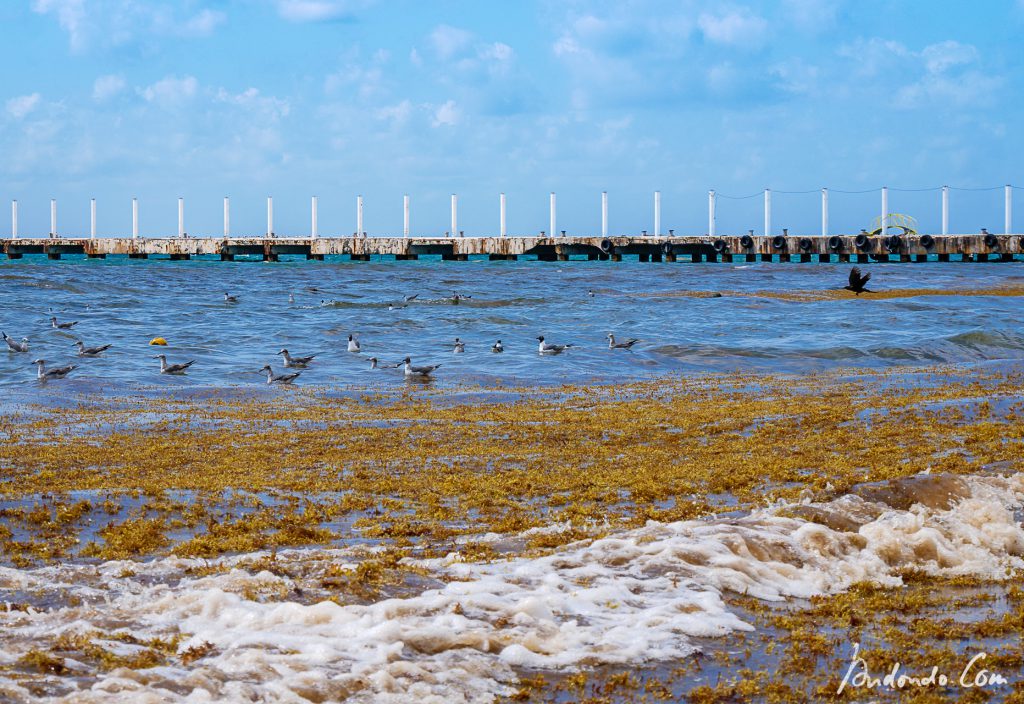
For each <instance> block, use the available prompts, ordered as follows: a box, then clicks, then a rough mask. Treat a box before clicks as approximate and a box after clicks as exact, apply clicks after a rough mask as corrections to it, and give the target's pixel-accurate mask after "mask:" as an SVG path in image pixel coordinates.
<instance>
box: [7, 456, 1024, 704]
mask: <svg viewBox="0 0 1024 704" xmlns="http://www.w3.org/2000/svg"><path fill="white" fill-rule="evenodd" d="M1022 505H1024V473H1019V474H1015V475H1012V476H1009V477H969V478H955V477H948V476H936V477H930V476H927V475H922V476H918V477H914V478H912V479H909V480H902V481H896V482H892V483H888V484H883V485H871V486H866V487H864V488H863V489H861V490H858V491H857V492H855V493H852V494H848V495H844V496H840V497H838V498H834V499H832V500H829V501H822V502H811V501H805V502H804V503H803V504H800V505H777V506H773V507H770V508H765V509H761V510H758V511H755V512H754V513H752V514H750V515H748V516H744V517H739V518H737V517H723V518H715V519H709V520H691V521H682V522H677V523H671V524H661V523H653V522H652V523H649V524H648V525H646V526H644V527H643V528H640V529H636V530H629V531H622V532H619V533H616V534H614V535H611V536H609V537H606V538H603V539H600V540H596V541H593V542H589V543H588V542H582V543H575V544H571V545H568V546H565V547H563V548H562V549H560V550H558V551H556V552H554V553H553V554H549V555H546V556H543V557H534V558H518V559H514V560H511V561H499V562H492V563H473V562H464V561H462V559H461V556H460V555H458V554H453V555H449V556H448V557H446V558H444V559H433V560H424V561H420V562H418V563H416V564H417V566H418V567H420V568H421V569H424V570H426V571H427V573H428V574H430V575H432V576H434V577H436V578H438V579H439V580H441V581H442V582H444V583H445V584H444V586H443V587H441V588H435V589H425V590H424V591H423V592H422V593H420V594H418V595H415V596H411V597H408V598H392V599H385V600H381V601H378V602H376V603H371V604H365V605H358V604H356V605H346V606H340V605H338V604H336V603H333V602H330V601H322V602H320V603H302V602H300V601H299V600H298V598H297V596H296V595H297V594H299V593H300V592H299V591H298V590H297V588H298V589H306V590H308V589H309V588H310V585H311V584H314V583H316V581H317V575H322V574H323V570H325V569H327V568H328V567H330V566H332V565H334V566H337V565H346V564H348V565H353V564H354V562H353V561H354V560H355V553H354V552H352V551H344V550H330V551H325V550H296V551H289V552H287V553H281V554H279V555H278V558H277V559H278V560H279V561H282V562H284V563H293V564H294V565H296V566H298V565H300V564H301V566H302V574H303V575H304V577H302V578H300V579H299V583H297V582H295V581H293V580H292V579H290V578H287V577H281V576H277V575H274V574H271V573H269V572H265V571H264V572H257V573H250V572H248V571H246V570H244V569H239V568H238V566H239V564H240V563H241V562H242V561H243V560H251V559H252V558H254V557H259V556H254V555H242V556H235V557H230V558H224V559H222V560H220V561H219V562H220V563H221V564H222V565H223V566H224V567H225V568H226V569H227V571H225V572H222V573H218V574H215V575H211V576H205V577H191V576H187V575H186V574H185V570H186V569H188V568H194V567H197V566H201V565H203V564H205V562H204V561H201V560H183V559H178V558H175V557H169V558H166V559H161V560H155V561H152V562H148V563H134V562H123V561H122V562H109V563H105V564H102V565H98V566H90V565H73V564H68V565H61V566H53V567H45V568H38V569H31V570H19V569H10V568H6V569H0V592H8V593H9V594H16V593H26V592H27V593H31V592H37V593H45V594H46V595H47V600H48V601H49V602H50V603H52V604H53V606H52V608H48V609H45V610H29V611H17V610H15V611H4V610H0V626H2V627H3V635H2V636H0V638H2V639H3V643H2V647H0V664H10V663H14V662H16V661H17V660H18V659H19V658H20V657H21V656H22V655H23V654H24V653H25V652H27V651H28V650H30V649H31V648H40V649H44V650H45V649H47V648H48V647H49V643H50V642H51V641H52V639H53V638H55V637H57V636H58V635H60V634H62V633H70V634H85V633H89V632H91V631H94V630H103V631H105V632H111V631H116V632H129V633H131V634H132V635H133V636H134V637H135V638H137V639H139V640H146V639H148V638H153V637H163V638H168V637H172V636H175V635H179V634H180V635H182V636H183V639H182V641H181V643H180V645H179V652H184V651H186V650H187V649H189V648H192V647H195V646H200V645H203V644H205V643H209V644H211V645H212V649H211V650H210V652H209V654H208V655H206V656H205V657H202V658H199V659H197V660H196V661H195V662H193V663H191V664H190V665H183V664H178V663H175V664H170V665H165V666H160V667H155V668H150V669H146V670H138V671H133V670H128V669H126V668H120V669H115V670H113V671H111V672H107V673H91V672H89V671H88V668H87V667H86V666H85V665H83V664H82V663H76V662H75V661H74V660H72V659H71V658H68V659H66V660H65V666H66V667H68V668H69V670H70V671H71V672H70V673H69V674H65V675H64V676H63V677H61V678H55V677H51V678H50V679H51V681H52V682H53V684H54V689H53V692H54V694H53V696H51V697H50V699H49V700H50V701H72V700H73V701H76V702H110V701H115V702H116V701H125V702H127V701H132V702H138V701H180V702H206V701H246V702H251V701H285V702H287V701H305V699H303V698H304V697H305V698H307V699H313V700H317V701H337V700H342V699H345V698H352V700H353V701H383V702H405V701H413V700H415V701H419V702H458V701H487V700H489V699H491V698H493V697H495V696H498V695H502V694H508V693H510V692H511V691H513V689H512V687H513V685H514V684H515V681H516V678H515V674H514V671H515V668H517V667H523V666H525V667H530V668H544V669H557V670H570V669H576V668H580V667H586V666H590V665H597V664H602V663H619V664H639V663H643V662H647V661H655V660H673V659H678V658H681V657H685V656H687V655H688V654H690V653H692V652H693V651H694V646H693V644H692V641H691V639H692V638H693V637H697V636H701V637H709V636H710V637H716V636H723V635H725V634H727V633H730V632H733V631H740V630H751V629H752V627H751V626H750V625H748V624H746V623H744V622H743V621H742V620H741V619H740V618H739V617H738V616H737V615H736V614H734V613H732V612H731V611H730V609H729V607H728V605H727V603H726V600H725V599H724V598H723V594H724V593H725V592H727V591H731V592H737V593H743V594H748V595H751V596H754V597H757V598H759V599H765V600H773V601H777V600H783V599H788V598H805V597H809V596H812V595H816V594H826V593H835V592H838V591H841V590H844V589H846V588H848V587H849V586H850V585H851V584H854V583H856V582H860V581H865V580H867V581H872V582H875V583H880V584H885V585H899V584H900V582H901V578H900V576H899V575H900V573H901V571H903V570H907V569H913V570H920V571H924V572H927V573H930V574H935V575H947V576H952V575H978V576H982V577H987V578H994V579H1000V578H1005V576H1006V574H1007V571H1008V570H1009V569H1021V568H1024V559H1022V556H1024V530H1022V527H1021V525H1020V523H1019V522H1018V521H1017V520H1016V517H1015V515H1014V511H1018V510H1020V509H1021V507H1022ZM556 529H557V528H556ZM487 538H488V536H485V539H487ZM489 538H490V539H493V540H499V539H502V538H501V537H500V536H489ZM303 580H308V581H307V582H303ZM426 583H427V580H425V584H426ZM430 583H431V584H434V583H436V582H430ZM97 644H98V645H100V646H101V647H107V648H108V649H110V650H111V651H112V652H124V651H125V649H126V648H127V650H128V651H129V652H130V650H131V648H132V647H134V646H131V645H130V644H129V645H127V646H126V645H125V644H124V643H120V642H117V641H114V640H109V641H98V642H97ZM117 649H121V650H120V651H118V650H117ZM71 675H75V676H71ZM58 679H59V680H60V681H59V683H58ZM68 687H73V688H74V689H71V690H68V689H67V688H68ZM3 694H6V695H8V696H10V697H13V698H15V699H23V700H28V699H29V698H30V697H29V694H28V690H27V689H25V688H24V687H23V686H22V685H21V684H18V683H17V682H16V681H14V680H13V679H9V678H8V679H5V678H0V695H3Z"/></svg>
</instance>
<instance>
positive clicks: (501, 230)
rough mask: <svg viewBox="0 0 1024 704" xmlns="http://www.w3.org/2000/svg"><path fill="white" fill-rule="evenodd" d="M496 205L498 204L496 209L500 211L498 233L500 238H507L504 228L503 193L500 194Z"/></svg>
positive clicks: (506, 231) (506, 230)
mask: <svg viewBox="0 0 1024 704" xmlns="http://www.w3.org/2000/svg"><path fill="white" fill-rule="evenodd" d="M498 203H499V207H498V209H499V210H500V219H501V226H500V228H499V232H500V233H501V236H502V237H507V236H508V229H506V227H505V194H504V193H502V194H501V197H500V198H499V199H498Z"/></svg>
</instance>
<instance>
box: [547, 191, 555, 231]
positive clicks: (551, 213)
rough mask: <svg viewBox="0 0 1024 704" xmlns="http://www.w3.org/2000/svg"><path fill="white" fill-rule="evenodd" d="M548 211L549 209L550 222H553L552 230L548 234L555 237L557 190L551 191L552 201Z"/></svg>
mask: <svg viewBox="0 0 1024 704" xmlns="http://www.w3.org/2000/svg"><path fill="white" fill-rule="evenodd" d="M548 211H549V213H548V215H549V217H548V220H549V221H550V224H551V230H550V232H549V233H548V236H549V237H554V236H555V234H556V230H555V192H554V191H552V192H551V202H550V205H549V208H548Z"/></svg>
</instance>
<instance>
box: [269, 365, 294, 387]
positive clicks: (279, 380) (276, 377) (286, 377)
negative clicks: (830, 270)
mask: <svg viewBox="0 0 1024 704" xmlns="http://www.w3.org/2000/svg"><path fill="white" fill-rule="evenodd" d="M260 371H261V372H266V373H267V383H268V384H290V383H292V382H293V381H295V380H296V379H298V378H299V374H301V373H302V372H292V373H290V374H275V373H274V370H273V369H271V368H270V365H269V364H266V365H264V366H263V368H262V369H260Z"/></svg>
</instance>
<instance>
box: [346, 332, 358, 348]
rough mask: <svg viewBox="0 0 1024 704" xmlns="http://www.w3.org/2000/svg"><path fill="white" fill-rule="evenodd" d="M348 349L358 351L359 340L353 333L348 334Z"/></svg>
mask: <svg viewBox="0 0 1024 704" xmlns="http://www.w3.org/2000/svg"><path fill="white" fill-rule="evenodd" d="M348 351H349V352H358V351H359V340H357V339H356V338H355V335H349V336H348Z"/></svg>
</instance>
